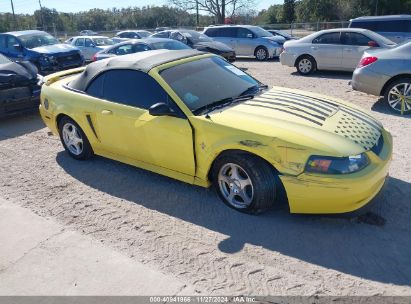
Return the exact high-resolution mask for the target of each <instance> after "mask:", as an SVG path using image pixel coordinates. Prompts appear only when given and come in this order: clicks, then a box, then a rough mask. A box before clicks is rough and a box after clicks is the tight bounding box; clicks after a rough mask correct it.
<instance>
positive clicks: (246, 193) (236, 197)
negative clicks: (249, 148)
mask: <svg viewBox="0 0 411 304" xmlns="http://www.w3.org/2000/svg"><path fill="white" fill-rule="evenodd" d="M218 186H219V187H220V192H221V194H222V195H223V196H224V198H225V199H226V200H227V202H228V203H229V204H231V205H232V206H233V207H235V208H247V207H248V206H249V205H250V204H251V202H252V201H253V196H254V187H253V183H252V182H251V179H250V177H249V176H248V174H247V172H245V170H244V169H243V168H241V167H240V166H239V165H236V164H233V163H227V164H225V165H224V166H222V167H221V169H220V172H219V173H218Z"/></svg>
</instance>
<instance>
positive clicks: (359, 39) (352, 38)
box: [341, 33, 372, 46]
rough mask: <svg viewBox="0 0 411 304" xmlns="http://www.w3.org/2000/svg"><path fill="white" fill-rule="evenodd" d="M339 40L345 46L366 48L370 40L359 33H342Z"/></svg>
mask: <svg viewBox="0 0 411 304" xmlns="http://www.w3.org/2000/svg"><path fill="white" fill-rule="evenodd" d="M341 40H342V42H343V44H346V45H356V46H368V42H370V41H372V39H370V38H368V37H367V36H365V35H363V34H360V33H342V35H341Z"/></svg>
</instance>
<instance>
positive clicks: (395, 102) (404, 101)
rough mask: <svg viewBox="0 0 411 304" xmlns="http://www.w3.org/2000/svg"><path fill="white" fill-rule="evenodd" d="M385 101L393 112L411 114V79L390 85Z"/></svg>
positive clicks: (396, 81) (399, 80) (398, 80)
mask: <svg viewBox="0 0 411 304" xmlns="http://www.w3.org/2000/svg"><path fill="white" fill-rule="evenodd" d="M384 100H385V102H386V103H387V104H388V106H389V107H390V109H391V110H392V111H393V112H396V113H400V114H409V113H411V78H409V77H405V78H401V79H397V80H395V81H394V82H392V83H391V84H390V85H388V87H387V88H386V90H385V94H384Z"/></svg>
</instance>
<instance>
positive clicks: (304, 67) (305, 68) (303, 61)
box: [296, 56, 317, 75]
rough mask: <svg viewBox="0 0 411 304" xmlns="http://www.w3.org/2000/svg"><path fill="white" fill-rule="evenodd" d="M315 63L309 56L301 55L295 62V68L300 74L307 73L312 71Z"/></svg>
mask: <svg viewBox="0 0 411 304" xmlns="http://www.w3.org/2000/svg"><path fill="white" fill-rule="evenodd" d="M316 67H317V65H316V62H315V60H314V58H312V57H311V56H303V57H300V58H299V59H298V61H297V62H296V68H297V71H298V73H299V74H300V75H309V74H311V73H313V72H314V71H315V69H316Z"/></svg>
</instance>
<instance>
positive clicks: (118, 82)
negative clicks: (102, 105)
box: [102, 70, 168, 109]
mask: <svg viewBox="0 0 411 304" xmlns="http://www.w3.org/2000/svg"><path fill="white" fill-rule="evenodd" d="M104 83H109V84H110V85H103V96H102V98H104V99H106V100H108V101H112V102H116V103H120V104H123V105H128V106H132V107H136V108H141V109H149V108H150V107H151V106H152V105H153V104H156V103H158V102H167V101H168V95H167V93H166V92H165V91H164V89H163V88H162V87H161V86H160V85H159V84H158V83H157V81H155V80H154V79H153V78H152V77H151V76H149V75H147V74H146V73H144V72H139V71H134V70H110V71H107V72H105V77H104Z"/></svg>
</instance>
